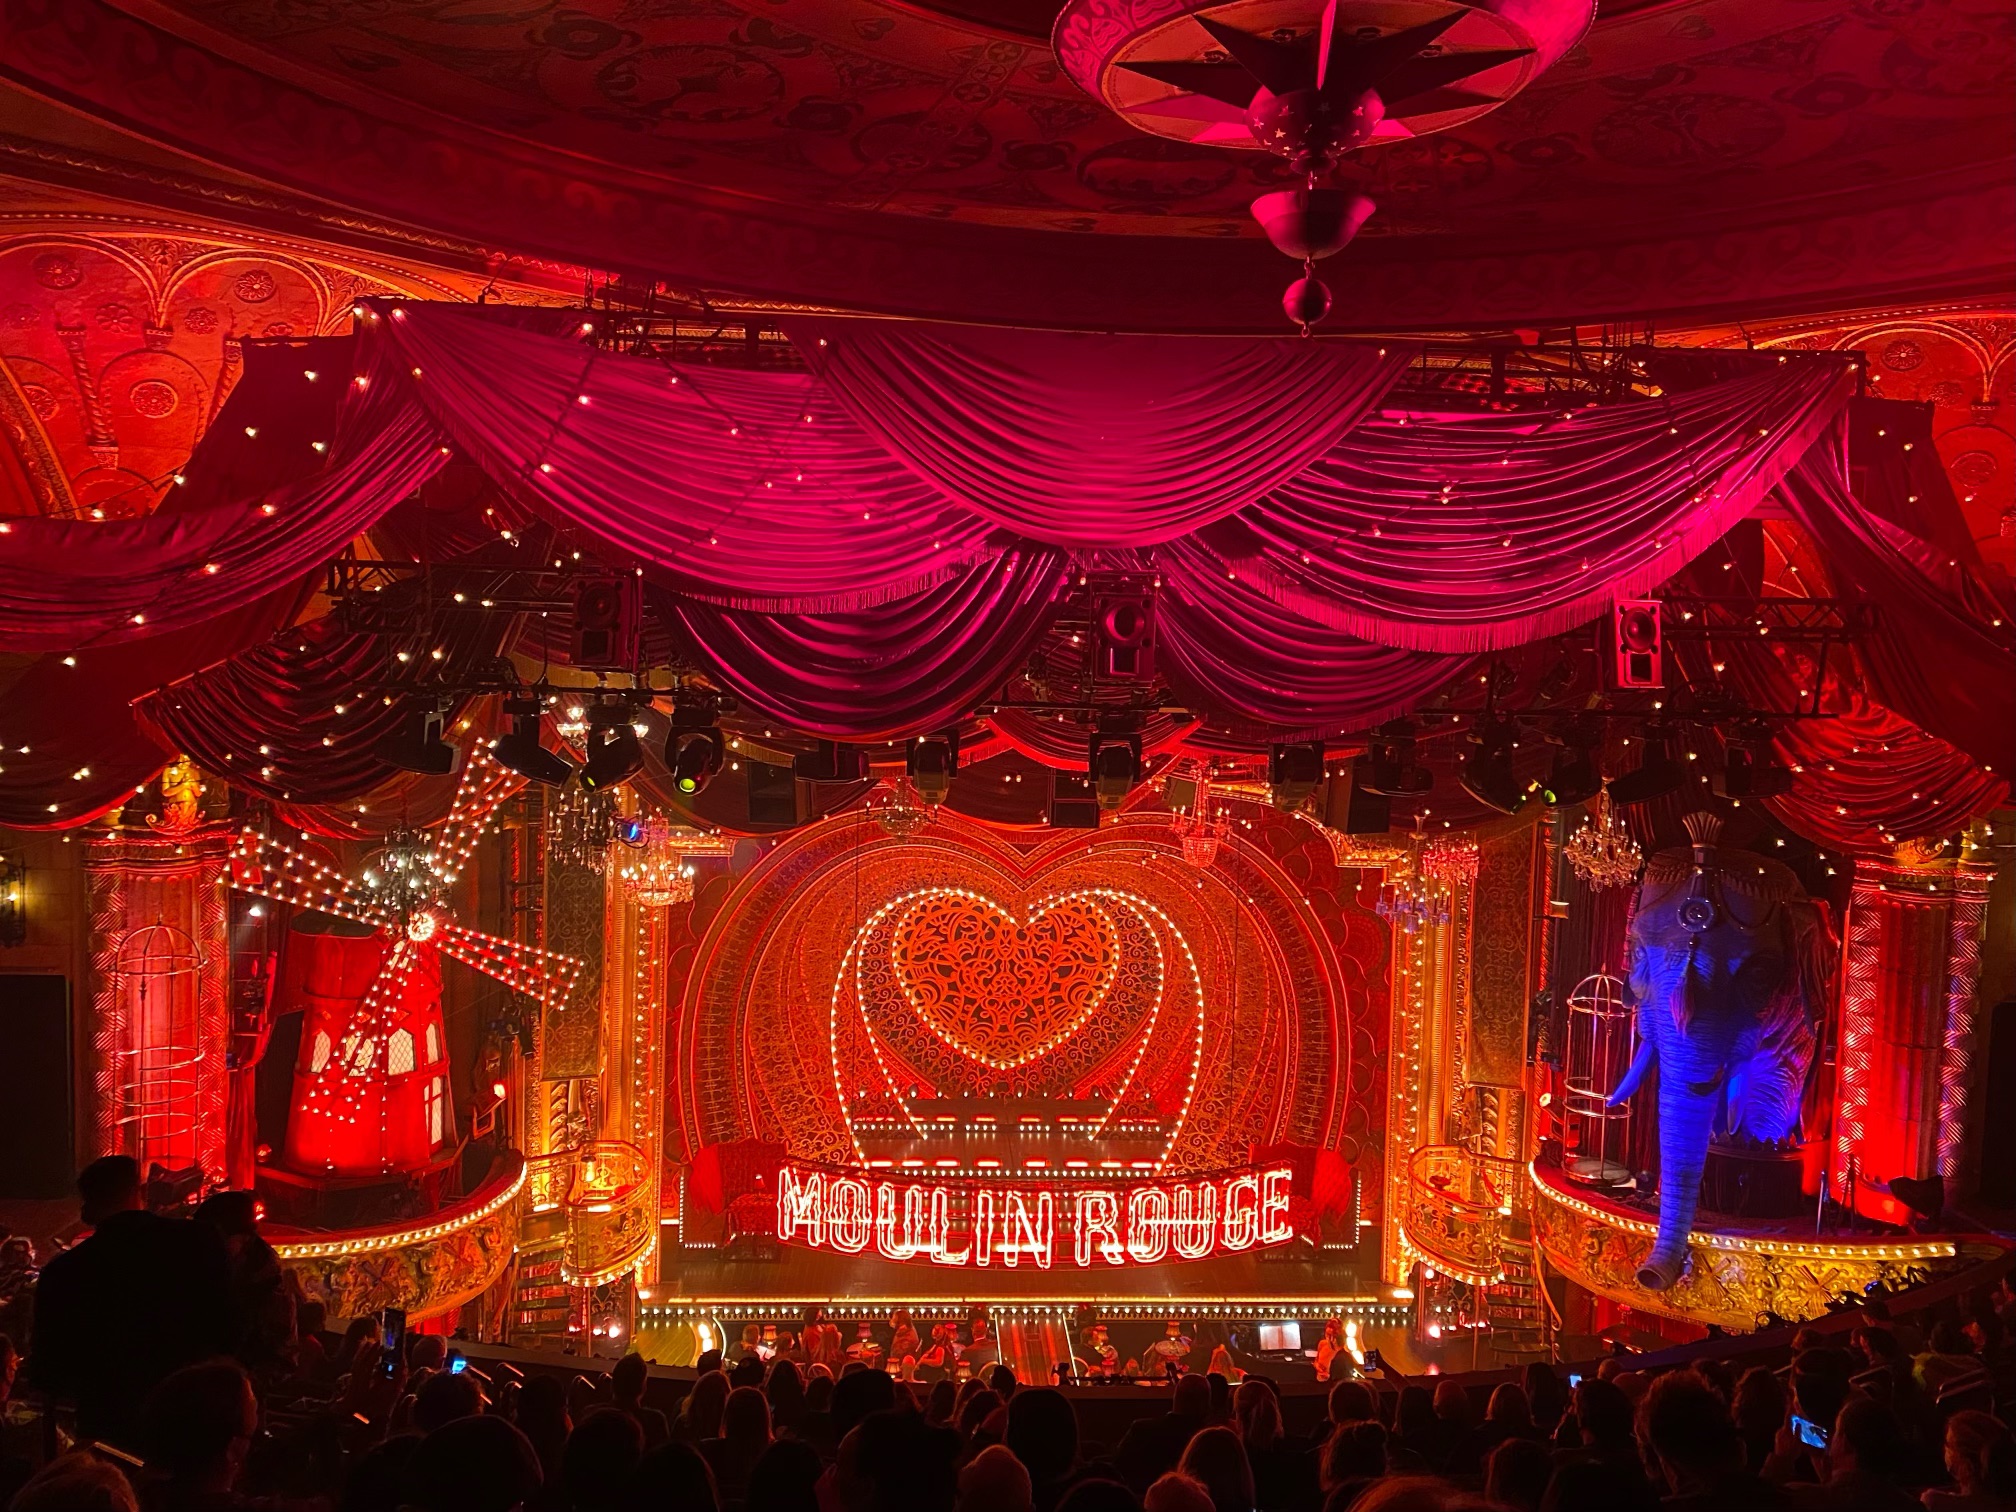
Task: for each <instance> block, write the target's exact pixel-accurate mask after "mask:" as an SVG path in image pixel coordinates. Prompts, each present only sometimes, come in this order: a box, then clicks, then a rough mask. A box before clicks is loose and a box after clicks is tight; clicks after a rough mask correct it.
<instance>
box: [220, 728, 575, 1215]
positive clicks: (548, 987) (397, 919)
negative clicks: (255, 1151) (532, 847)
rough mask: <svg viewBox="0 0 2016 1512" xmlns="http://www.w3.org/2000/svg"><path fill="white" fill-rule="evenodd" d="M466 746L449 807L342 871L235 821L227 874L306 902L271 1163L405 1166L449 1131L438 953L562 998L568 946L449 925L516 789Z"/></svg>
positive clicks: (371, 1172)
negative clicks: (290, 1063)
mask: <svg viewBox="0 0 2016 1512" xmlns="http://www.w3.org/2000/svg"><path fill="white" fill-rule="evenodd" d="M523 780H524V779H522V778H521V777H519V776H517V775H516V774H515V773H513V772H510V771H507V770H505V769H504V768H503V767H501V766H499V765H498V764H497V763H496V762H495V761H493V760H492V759H491V758H490V757H489V755H488V754H487V753H485V752H484V751H482V750H480V749H479V750H473V751H471V752H470V753H469V757H468V763H467V765H466V766H465V767H464V769H463V773H462V781H461V784H460V786H459V787H458V788H457V790H456V794H455V800H454V803H453V804H452V805H451V806H450V808H449V811H448V817H447V818H446V819H445V820H443V821H442V823H441V824H440V825H439V826H437V827H436V828H434V829H432V830H428V831H416V830H404V829H402V830H400V831H398V832H396V833H394V834H393V835H392V836H391V837H389V838H388V839H387V840H386V842H385V844H384V846H383V847H382V848H381V849H379V850H378V851H377V852H375V853H374V854H373V855H372V856H371V857H370V858H369V860H368V861H367V862H366V863H365V867H364V870H363V872H362V874H361V875H359V876H357V877H350V876H346V875H344V874H343V873H342V872H339V871H337V870H335V869H333V868H331V867H328V866H326V865H324V864H323V863H322V862H320V861H318V860H316V859H315V858H314V857H312V856H309V855H307V854H305V853H303V852H302V851H300V850H297V849H295V848H294V847H293V846H291V845H289V844H287V843H286V842H285V841H282V840H278V839H274V838H272V837H271V836H267V835H263V834H260V833H259V832H257V831H256V830H252V829H246V830H243V831H241V832H240V833H239V836H238V839H237V841H236V843H235V844H234V846H233V848H232V852H231V864H230V870H229V878H230V884H231V886H232V887H234V888H237V889H238V890H239V891H241V892H246V893H252V894H255V895H257V896H259V897H262V898H271V899H273V900H275V901H276V902H282V903H288V904H291V905H293V906H294V907H295V908H296V909H299V910H303V911H305V912H304V913H302V914H301V915H300V916H297V918H296V919H295V921H294V926H293V932H292V935H291V937H290V940H289V944H288V951H287V971H286V982H285V988H286V990H287V991H288V994H289V997H290V999H291V1000H294V1001H299V1002H301V1003H302V1004H303V1005H304V1016H303V1022H302V1030H301V1052H300V1055H299V1058H298V1059H297V1060H296V1062H295V1070H294V1096H293V1103H292V1106H291V1108H290V1110H289V1114H288V1120H287V1145H286V1151H285V1155H284V1157H283V1164H285V1165H286V1166H288V1167H289V1168H291V1169H292V1170H294V1171H297V1172H299V1173H301V1174H303V1175H309V1176H318V1177H328V1178H340V1177H360V1176H376V1175H383V1174H386V1173H389V1172H393V1171H409V1172H410V1171H416V1170H420V1169H422V1168H424V1167H426V1166H427V1165H428V1164H429V1163H430V1162H431V1161H432V1160H434V1159H435V1158H436V1156H437V1152H439V1151H440V1150H441V1148H442V1147H443V1145H444V1144H448V1143H450V1142H451V1140H450V1135H451V1134H452V1132H453V1118H452V1111H453V1103H452V1098H451V1096H450V1093H449V1081H448V1061H447V1039H446V1035H445V1032H444V1028H443V1024H442V1019H441V957H442V956H444V955H445V956H447V957H449V958H450V959H452V960H456V961H460V962H461V963H462V964H463V965H465V966H468V967H470V968H471V969H472V970H475V971H480V972H482V973H483V974H484V975H485V976H488V977H491V978H493V979H494V980H496V981H499V982H502V983H503V984H504V985H505V986H506V987H508V988H509V989H510V990H511V991H513V992H517V993H523V994H525V995H526V996H528V997H532V998H535V999H537V1000H538V1001H539V1002H541V1003H542V1004H547V1005H556V1004H561V1003H564V1002H565V1001H566V998H567V995H568V994H569V993H570V992H571V991H572V990H573V988H574V983H575V981H576V980H577V979H578V978H579V976H580V974H581V967H582V963H581V962H580V961H579V960H577V959H575V958H574V957H573V956H567V955H560V954H558V953H556V952H553V951H547V950H541V949H539V948H538V947H536V946H532V945H524V944H520V943H519V942H517V941H515V940H506V939H502V938H499V937H498V936H496V935H489V934H484V933H482V932H481V931H479V930H474V929H469V928H466V927H465V926H463V925H461V924H458V923H456V922H455V918H454V915H453V914H452V913H451V912H450V910H449V908H448V905H447V902H446V894H447V891H448V889H449V888H450V887H451V886H452V885H453V884H454V882H455V881H456V880H457V878H459V877H460V876H461V874H462V871H463V868H464V867H466V866H467V865H468V862H469V858H470V856H471V855H472V854H473V852H474V851H475V848H476V843H477V841H478V840H479V839H481V838H482V835H483V832H484V830H485V829H486V828H487V827H488V825H489V822H490V819H491V817H492V816H493V815H494V814H495V813H496V811H497V807H498V805H499V804H501V803H503V801H504V800H505V799H506V798H508V797H510V796H511V794H512V793H514V792H516V791H517V789H518V788H519V787H520V786H522V785H523Z"/></svg>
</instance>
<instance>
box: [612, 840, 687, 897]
mask: <svg viewBox="0 0 2016 1512" xmlns="http://www.w3.org/2000/svg"><path fill="white" fill-rule="evenodd" d="M617 875H618V876H619V877H621V878H622V879H623V886H624V888H625V889H626V890H628V892H629V894H630V896H631V897H633V898H635V899H636V900H637V901H638V902H639V903H642V904H643V905H645V906H646V907H647V908H664V907H667V906H669V905H671V904H674V903H686V902H690V901H691V900H692V897H693V863H692V862H691V861H688V860H687V859H686V858H685V856H683V855H681V854H680V853H679V852H678V851H676V850H673V849H671V848H670V847H669V846H658V845H651V846H647V847H646V848H645V849H644V850H643V851H641V852H639V853H638V854H637V855H634V856H630V857H627V858H625V860H624V861H623V864H622V866H621V867H620V868H619V869H618V871H617Z"/></svg>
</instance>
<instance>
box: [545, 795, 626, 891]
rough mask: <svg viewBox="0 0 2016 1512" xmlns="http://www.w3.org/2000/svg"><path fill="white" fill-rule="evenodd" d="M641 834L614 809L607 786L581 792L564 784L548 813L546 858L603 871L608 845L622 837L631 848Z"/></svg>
mask: <svg viewBox="0 0 2016 1512" xmlns="http://www.w3.org/2000/svg"><path fill="white" fill-rule="evenodd" d="M641 838H642V834H641V829H640V828H639V827H638V826H636V825H633V824H628V823H626V822H625V821H624V819H623V817H622V816H621V815H620V814H618V813H617V812H616V795H615V793H613V792H611V791H610V790H608V789H606V788H604V789H598V790H597V791H595V792H589V793H584V792H582V791H581V789H579V788H577V787H565V788H562V789H561V790H560V792H559V794H558V795H557V796H556V797H555V799H554V803H553V808H552V811H551V812H550V813H549V814H548V816H547V821H546V859H547V861H548V862H550V863H552V864H554V865H558V866H575V867H581V868H583V869H585V870H587V871H592V872H605V871H607V870H608V869H609V847H610V846H611V845H613V844H615V843H617V842H618V841H622V842H624V843H625V844H628V845H630V846H632V847H633V848H634V847H635V846H636V845H638V844H639V843H640V842H641Z"/></svg>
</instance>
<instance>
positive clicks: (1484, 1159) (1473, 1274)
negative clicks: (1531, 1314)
mask: <svg viewBox="0 0 2016 1512" xmlns="http://www.w3.org/2000/svg"><path fill="white" fill-rule="evenodd" d="M1519 1177H1520V1171H1519V1166H1518V1164H1517V1162H1515V1161H1510V1160H1504V1159H1500V1158H1499V1157H1497V1156H1492V1155H1475V1154H1472V1153H1471V1152H1470V1151H1469V1150H1466V1149H1464V1148H1463V1147H1462V1146H1460V1145H1423V1146H1422V1147H1421V1148H1419V1149H1417V1150H1416V1151H1415V1152H1414V1154H1413V1157H1412V1159H1411V1161H1410V1162H1409V1165H1408V1170H1407V1202H1406V1210H1405V1212H1404V1213H1403V1214H1402V1215H1401V1222H1402V1224H1403V1226H1404V1227H1405V1229H1406V1232H1407V1242H1408V1243H1410V1244H1411V1245H1413V1246H1414V1248H1415V1249H1417V1250H1419V1251H1420V1252H1421V1254H1422V1255H1423V1256H1425V1257H1426V1258H1427V1260H1428V1262H1429V1264H1431V1265H1433V1266H1435V1267H1436V1268H1437V1269H1439V1270H1443V1271H1446V1272H1448V1273H1449V1274H1450V1275H1452V1276H1454V1277H1456V1278H1457V1279H1458V1280H1462V1281H1469V1282H1472V1283H1475V1284H1477V1285H1489V1284H1490V1283H1491V1282H1493V1281H1496V1280H1497V1279H1498V1277H1499V1275H1500V1274H1501V1273H1502V1272H1503V1270H1504V1255H1503V1241H1504V1238H1505V1233H1506V1228H1507V1226H1508V1224H1509V1222H1510V1220H1511V1217H1512V1208H1513V1205H1514V1202H1515V1200H1516V1197H1517V1192H1518V1186H1517V1183H1518V1181H1519Z"/></svg>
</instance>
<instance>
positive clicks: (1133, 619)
mask: <svg viewBox="0 0 2016 1512" xmlns="http://www.w3.org/2000/svg"><path fill="white" fill-rule="evenodd" d="M1092 633H1093V636H1094V638H1095V641H1096V644H1097V650H1098V656H1097V672H1098V675H1099V676H1101V677H1110V678H1117V679H1140V678H1148V677H1153V676H1154V675H1155V596H1154V595H1153V594H1152V593H1149V592H1145V591H1142V592H1132V591H1116V592H1110V593H1100V594H1098V595H1097V596H1095V597H1094V598H1093V600H1092Z"/></svg>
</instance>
